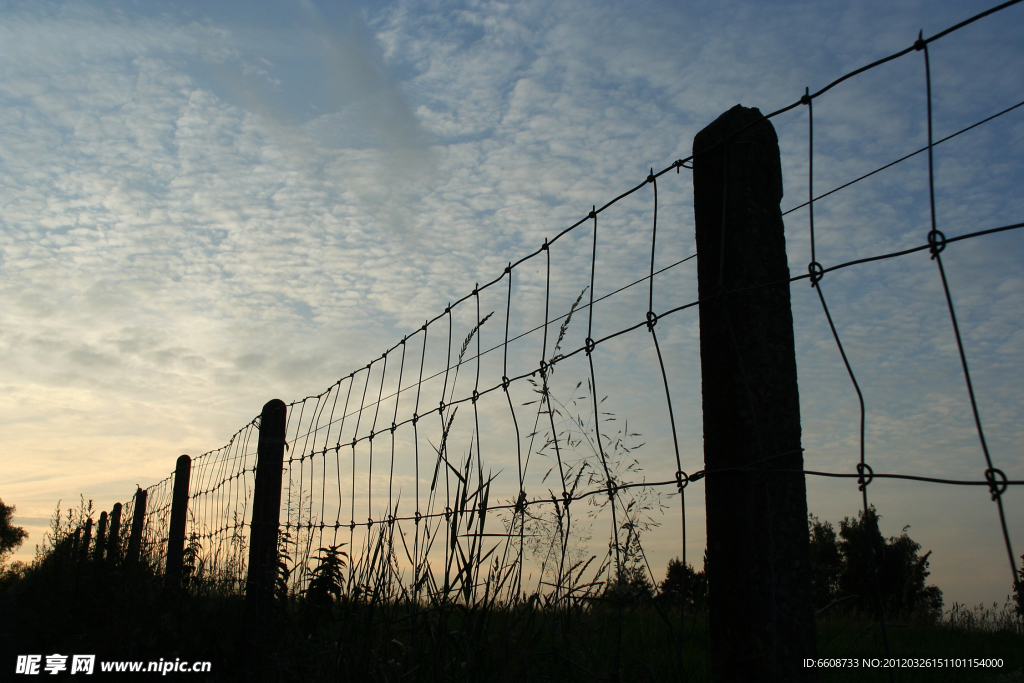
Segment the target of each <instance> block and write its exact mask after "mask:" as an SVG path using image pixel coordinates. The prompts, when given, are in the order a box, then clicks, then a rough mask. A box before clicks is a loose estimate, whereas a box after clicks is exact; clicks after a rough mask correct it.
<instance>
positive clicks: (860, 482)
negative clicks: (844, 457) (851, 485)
mask: <svg viewBox="0 0 1024 683" xmlns="http://www.w3.org/2000/svg"><path fill="white" fill-rule="evenodd" d="M865 472H867V476H866V477H865V476H864V473H865ZM857 474H858V475H860V476H858V477H857V490H858V491H863V490H864V488H865V487H866V486H867V485H868V484H870V483H871V481H872V480H873V479H874V478H875V471H874V470H873V469H871V465H869V464H867V463H866V462H859V463H857Z"/></svg>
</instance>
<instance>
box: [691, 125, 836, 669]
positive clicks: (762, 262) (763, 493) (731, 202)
mask: <svg viewBox="0 0 1024 683" xmlns="http://www.w3.org/2000/svg"><path fill="white" fill-rule="evenodd" d="M693 149H694V159H693V192H694V200H693V202H694V214H695V218H696V233H697V253H698V254H699V256H698V257H697V258H698V260H697V286H698V291H699V296H700V300H701V304H700V355H701V377H702V394H703V410H704V463H705V467H706V471H707V472H708V474H707V480H706V484H705V492H706V505H707V563H708V564H707V573H708V609H709V615H708V617H709V625H710V638H711V653H710V654H711V668H712V678H713V680H715V681H729V682H732V681H817V680H818V677H817V672H816V671H815V669H813V668H805V667H804V663H803V660H804V658H811V657H815V653H816V643H815V625H814V611H813V606H812V603H811V572H810V559H809V541H808V532H807V493H806V488H805V482H804V475H803V473H802V472H801V470H803V453H802V450H801V448H800V400H799V394H798V391H797V376H796V357H795V351H794V344H793V316H792V311H791V309H790V296H789V283H788V279H789V266H788V264H787V261H786V240H785V235H784V232H783V223H782V214H781V212H780V210H779V201H780V200H781V199H782V169H781V165H780V161H779V145H778V138H777V137H776V135H775V129H774V128H773V127H772V125H771V123H770V122H769V121H768V120H766V119H764V117H763V116H762V115H761V112H760V111H758V110H757V109H747V108H745V107H742V106H740V105H737V106H736V107H734V108H732V109H730V110H729V111H727V112H726V113H724V114H722V115H721V116H720V117H719V118H718V119H717V120H716V121H715V122H714V123H712V124H711V125H709V126H708V127H707V128H705V129H704V130H702V131H701V132H700V133H698V134H697V136H696V137H695V138H694V141H693ZM769 283H770V284H769ZM762 285H767V286H762ZM719 470H724V471H722V472H720V473H717V472H716V471H719Z"/></svg>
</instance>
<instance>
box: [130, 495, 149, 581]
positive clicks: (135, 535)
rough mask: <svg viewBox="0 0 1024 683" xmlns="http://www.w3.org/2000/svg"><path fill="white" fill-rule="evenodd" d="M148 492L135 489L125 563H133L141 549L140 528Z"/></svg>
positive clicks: (143, 523)
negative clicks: (133, 508)
mask: <svg viewBox="0 0 1024 683" xmlns="http://www.w3.org/2000/svg"><path fill="white" fill-rule="evenodd" d="M147 497H148V494H147V493H146V491H144V490H143V489H141V488H139V489H138V490H136V491H135V510H134V512H133V513H132V532H131V535H130V536H129V537H128V552H127V553H125V558H124V559H125V563H126V564H135V563H136V562H138V561H139V554H140V553H141V551H142V528H143V527H144V526H145V523H146V498H147Z"/></svg>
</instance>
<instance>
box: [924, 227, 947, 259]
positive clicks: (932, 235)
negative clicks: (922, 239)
mask: <svg viewBox="0 0 1024 683" xmlns="http://www.w3.org/2000/svg"><path fill="white" fill-rule="evenodd" d="M945 248H946V236H945V235H943V234H942V232H941V231H939V230H932V231H930V232H929V233H928V251H930V252H931V253H932V258H933V259H934V258H935V257H936V256H938V255H939V252H941V251H942V250H943V249H945Z"/></svg>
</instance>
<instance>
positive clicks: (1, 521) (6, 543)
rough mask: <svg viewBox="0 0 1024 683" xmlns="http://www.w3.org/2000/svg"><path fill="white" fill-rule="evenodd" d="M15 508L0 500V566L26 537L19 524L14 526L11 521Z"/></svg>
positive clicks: (26, 534)
mask: <svg viewBox="0 0 1024 683" xmlns="http://www.w3.org/2000/svg"><path fill="white" fill-rule="evenodd" d="M16 509H17V507H16V506H14V505H4V502H3V501H2V500H0V567H2V566H3V564H4V562H6V560H7V556H8V555H9V554H11V553H12V552H14V549H15V548H17V547H18V546H19V545H21V544H22V542H23V541H24V540H25V539H26V538H28V533H27V532H26V531H25V530H24V529H23V528H21V527H20V526H14V524H13V523H12V521H11V519H12V517H13V516H14V511H15V510H16Z"/></svg>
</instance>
